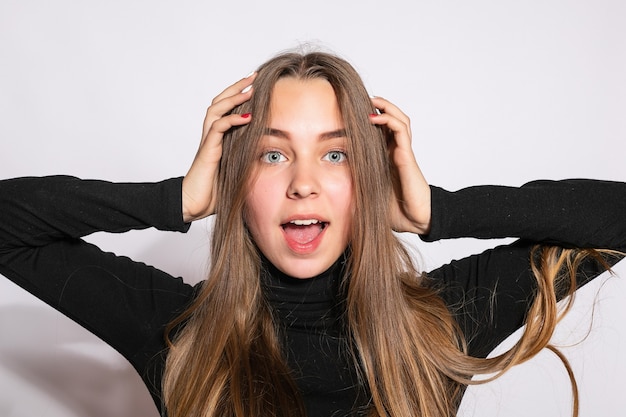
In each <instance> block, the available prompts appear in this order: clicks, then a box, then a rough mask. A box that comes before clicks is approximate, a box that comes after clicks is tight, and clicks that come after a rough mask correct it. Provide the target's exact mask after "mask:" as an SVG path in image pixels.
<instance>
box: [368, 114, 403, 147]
mask: <svg viewBox="0 0 626 417" xmlns="http://www.w3.org/2000/svg"><path fill="white" fill-rule="evenodd" d="M370 121H371V122H372V123H373V124H375V125H384V126H387V127H388V128H389V130H391V132H392V133H393V136H394V141H395V142H396V145H398V146H400V147H407V148H410V147H411V141H412V140H411V136H412V135H411V126H410V125H409V124H408V123H410V122H409V121H405V120H401V119H398V118H397V117H395V116H393V115H392V114H390V113H382V114H372V115H370Z"/></svg>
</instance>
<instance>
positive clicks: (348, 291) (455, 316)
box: [0, 53, 626, 417]
mask: <svg viewBox="0 0 626 417" xmlns="http://www.w3.org/2000/svg"><path fill="white" fill-rule="evenodd" d="M616 196H618V197H616ZM625 196H626V184H622V183H614V182H600V181H588V180H573V181H562V182H551V181H539V182H533V183H530V184H527V185H525V186H523V187H520V188H511V187H501V186H483V187H472V188H468V189H464V190H461V191H457V192H448V191H445V190H443V189H440V188H437V187H434V186H429V185H428V184H427V183H426V181H425V179H424V177H423V176H422V174H421V172H420V170H419V167H418V165H417V163H416V161H415V158H414V155H413V153H412V150H411V134H410V123H409V119H408V118H407V117H406V116H405V115H404V114H403V113H402V112H401V111H400V110H399V109H398V108H396V107H395V106H394V105H393V104H391V103H389V102H388V101H386V100H384V99H382V98H372V99H370V98H369V97H368V95H367V93H366V91H365V88H364V87H363V84H362V82H361V80H360V79H359V77H358V75H357V74H356V72H355V71H354V69H353V68H352V67H351V66H350V65H349V64H348V63H346V62H345V61H343V60H341V59H339V58H337V57H335V56H332V55H328V54H323V53H311V54H306V55H301V54H284V55H280V56H278V57H276V58H274V59H272V60H270V61H268V62H267V63H265V64H263V65H262V66H261V67H260V68H259V69H258V71H257V72H256V73H255V74H253V75H252V76H250V77H247V78H245V79H243V80H241V81H239V82H237V83H235V84H234V85H232V86H230V87H229V88H227V89H226V90H224V92H223V93H222V94H220V95H219V96H217V97H216V98H215V99H214V100H213V103H212V104H211V106H210V107H209V109H208V111H207V115H206V119H205V123H204V131H203V138H202V142H201V144H200V148H199V150H198V153H197V155H196V158H195V160H194V162H193V164H192V166H191V168H190V169H189V172H188V173H187V175H186V176H185V177H184V178H175V179H170V180H165V181H163V182H160V183H155V184H146V183H142V184H128V183H126V184H120V183H118V184H113V183H108V182H104V181H84V180H79V179H76V178H70V177H48V178H21V179H13V180H6V181H3V182H2V183H0V210H1V212H2V213H3V216H2V221H1V223H0V273H2V274H3V275H5V276H7V277H9V278H10V279H12V280H13V281H15V282H16V283H17V284H18V285H20V286H22V287H23V288H25V289H26V290H28V291H30V292H32V293H33V294H35V295H36V296H37V297H39V298H41V299H42V300H44V301H45V302H47V303H49V304H50V305H52V306H53V307H54V308H56V309H58V310H59V311H61V312H63V313H64V314H66V315H68V316H69V317H71V318H72V319H74V320H76V321H77V322H78V323H80V324H81V325H83V326H84V327H86V328H87V329H89V330H90V331H92V332H94V333H95V334H96V335H98V336H99V337H101V338H102V339H103V340H105V341H106V342H107V343H109V344H110V345H111V346H113V347H114V348H115V349H117V350H118V351H119V352H120V353H121V354H123V355H124V356H125V357H126V358H127V359H128V360H129V361H130V362H131V363H132V364H133V366H134V367H135V368H136V369H137V371H138V372H139V374H140V375H141V377H142V378H143V380H144V381H145V383H146V385H147V386H148V388H149V389H150V392H151V393H152V395H153V398H154V400H155V403H156V405H157V407H158V408H159V410H160V411H161V413H162V415H168V416H170V417H180V416H185V417H191V416H203V417H208V416H238V417H239V416H297V415H302V416H304V415H307V416H309V417H312V416H351V415H364V416H365V415H368V416H369V415H373V416H437V417H443V416H451V415H454V414H455V412H456V408H457V407H458V404H459V401H460V398H461V396H462V393H463V391H464V387H465V386H466V385H467V384H469V383H471V381H470V378H471V377H472V376H473V375H476V374H484V373H493V372H496V374H497V375H498V374H500V373H501V372H503V371H505V370H506V369H508V368H510V367H511V366H513V365H515V364H518V363H521V362H523V361H525V360H526V359H528V358H530V357H532V356H533V355H534V354H535V353H537V352H538V351H540V350H541V349H543V348H544V347H546V346H548V342H549V339H550V336H551V334H552V331H553V330H554V327H555V325H556V322H557V320H558V314H557V307H556V302H557V300H558V299H560V298H563V297H565V296H567V295H570V294H571V293H572V292H573V291H574V290H575V288H576V287H577V286H580V285H582V284H584V283H585V282H586V281H588V280H589V279H591V278H592V277H594V276H597V275H598V274H599V273H600V272H602V271H603V270H605V269H606V268H608V267H609V266H610V264H611V262H613V261H615V260H617V259H618V255H617V251H625V250H626V198H624V197H625ZM212 214H215V216H216V218H215V228H214V232H213V238H212V249H211V254H210V256H211V270H210V273H209V276H208V277H207V279H206V280H205V281H203V282H202V283H201V284H199V285H197V286H196V287H191V286H189V285H187V284H185V283H184V282H183V281H182V280H180V279H176V278H172V277H171V276H169V275H168V274H166V273H164V272H162V271H159V270H156V269H154V268H151V267H149V266H146V265H144V264H140V263H136V262H133V261H132V260H130V259H128V258H124V257H118V256H115V255H113V254H110V253H103V252H102V251H100V250H99V249H98V248H97V247H95V246H93V245H90V244H87V243H85V242H84V241H83V240H81V237H82V236H85V235H87V234H90V233H92V232H94V231H109V232H123V231H127V230H131V229H142V228H148V227H156V228H158V229H161V230H173V231H186V230H187V229H188V227H189V223H190V222H192V221H194V220H197V219H201V218H203V217H206V216H209V215H212ZM394 230H395V231H401V232H412V233H416V234H419V235H420V236H421V238H422V239H424V240H427V241H434V240H438V239H444V238H455V237H464V236H468V237H478V238H496V237H506V236H509V237H518V238H520V240H518V241H517V242H515V243H513V244H511V245H508V246H501V247H497V248H495V249H492V250H489V251H487V252H485V253H483V254H480V255H476V256H472V257H469V258H467V259H463V260H460V261H455V262H453V263H451V264H449V265H445V266H443V267H441V268H439V269H437V270H435V271H432V272H429V273H420V272H418V270H417V267H416V266H415V265H414V264H413V262H412V259H411V258H410V256H409V255H408V254H407V252H406V251H405V249H404V248H403V246H402V245H401V244H400V243H399V241H398V240H397V238H396V237H395V235H394V234H393V231H394ZM566 248H567V249H566ZM578 248H581V249H578ZM591 248H602V250H596V249H591ZM524 324H526V328H525V331H524V334H523V336H522V338H521V340H520V341H519V342H518V343H517V344H516V345H515V346H514V347H513V348H512V349H511V350H510V351H509V352H507V353H505V354H503V355H501V356H498V357H496V358H493V359H484V358H485V357H486V355H487V354H488V353H489V352H490V351H491V350H492V349H493V348H494V347H495V346H497V345H498V344H499V343H500V342H501V341H502V340H504V339H505V338H506V337H507V336H509V335H510V334H511V333H512V332H513V331H515V330H516V329H518V328H519V327H521V326H522V325H524Z"/></svg>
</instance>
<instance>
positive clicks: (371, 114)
mask: <svg viewBox="0 0 626 417" xmlns="http://www.w3.org/2000/svg"><path fill="white" fill-rule="evenodd" d="M376 116H378V114H376V113H370V117H376Z"/></svg>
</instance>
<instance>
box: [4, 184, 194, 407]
mask: <svg viewBox="0 0 626 417" xmlns="http://www.w3.org/2000/svg"><path fill="white" fill-rule="evenodd" d="M180 192H181V180H180V179H179V178H177V179H171V180H167V181H163V182H160V183H154V184H113V183H108V182H104V181H85V180H78V179H76V178H71V177H47V178H22V179H14V180H6V181H1V182H0V213H2V219H1V221H0V273H2V274H3V275H5V276H6V277H8V278H9V279H11V280H12V281H14V282H15V283H16V284H18V285H19V286H21V287H23V288H24V289H25V290H27V291H29V292H30V293H32V294H33V295H35V296H36V297H38V298H40V299H41V300H43V301H44V302H46V303H48V304H50V305H51V306H52V307H54V308H55V309H57V310H59V311H61V312H62V313H64V314H65V315H67V316H68V317H70V318H71V319H73V320H74V321H76V322H77V323H79V324H80V325H82V326H83V327H85V328H87V329H88V330H89V331H91V332H92V333H94V334H95V335H97V336H98V337H100V338H101V339H103V340H104V341H105V342H106V343H108V344H109V345H111V346H112V347H113V348H115V349H116V350H118V351H119V352H120V353H121V354H122V355H123V356H124V357H126V358H127V359H128V360H129V361H130V362H131V364H132V365H133V366H134V367H135V368H136V369H137V371H138V372H139V374H140V375H141V377H142V378H143V379H144V382H146V385H148V387H149V388H151V393H152V395H153V397H154V399H155V402H156V403H157V406H159V403H160V400H159V389H160V379H161V373H162V370H163V369H162V368H163V357H162V356H161V353H162V352H163V351H164V349H165V343H164V339H163V336H164V333H163V330H164V326H165V325H166V324H167V323H169V322H170V321H171V320H172V319H173V318H174V317H176V316H177V315H178V314H179V313H180V312H181V311H182V310H183V309H184V308H185V307H186V305H187V304H188V303H189V301H190V299H191V298H192V297H193V288H192V287H191V286H189V285H187V284H185V283H184V282H183V281H182V280H181V279H180V278H173V277H171V276H170V275H168V274H166V273H164V272H162V271H160V270H158V269H156V268H153V267H150V266H147V265H145V264H142V263H139V262H134V261H132V260H131V259H129V258H126V257H120V256H116V255H114V254H112V253H105V252H103V251H101V250H100V249H98V248H97V247H96V246H94V245H91V244H88V243H86V242H85V241H83V240H82V239H80V238H81V237H82V236H86V235H88V234H90V233H92V232H95V231H108V232H124V231H127V230H131V229H145V228H148V227H156V228H157V229H160V230H171V231H181V232H184V231H186V230H187V229H188V225H187V224H185V223H183V220H182V213H181V200H180Z"/></svg>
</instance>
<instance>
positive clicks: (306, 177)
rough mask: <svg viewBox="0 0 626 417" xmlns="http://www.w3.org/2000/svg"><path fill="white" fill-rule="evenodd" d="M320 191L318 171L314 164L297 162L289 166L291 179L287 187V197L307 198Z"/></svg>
mask: <svg viewBox="0 0 626 417" xmlns="http://www.w3.org/2000/svg"><path fill="white" fill-rule="evenodd" d="M319 192H320V172H319V169H318V167H316V166H315V164H311V163H306V162H303V161H301V162H297V163H294V164H292V166H291V180H290V182H289V187H288V189H287V195H288V197H289V198H293V199H298V198H307V197H311V196H315V195H318V194H319Z"/></svg>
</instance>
